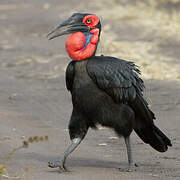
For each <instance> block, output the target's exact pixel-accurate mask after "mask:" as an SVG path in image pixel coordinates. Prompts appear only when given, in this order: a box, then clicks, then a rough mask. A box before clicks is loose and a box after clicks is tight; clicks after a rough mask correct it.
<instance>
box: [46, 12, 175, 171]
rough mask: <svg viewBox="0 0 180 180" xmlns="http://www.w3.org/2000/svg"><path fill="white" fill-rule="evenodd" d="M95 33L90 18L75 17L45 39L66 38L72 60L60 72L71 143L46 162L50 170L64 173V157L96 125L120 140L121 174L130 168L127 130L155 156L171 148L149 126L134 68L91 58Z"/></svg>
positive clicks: (97, 30)
mask: <svg viewBox="0 0 180 180" xmlns="http://www.w3.org/2000/svg"><path fill="white" fill-rule="evenodd" d="M100 33H101V23H100V20H99V18H98V17H97V16H96V15H94V14H87V13H75V14H73V15H72V16H71V17H70V18H68V19H67V20H65V21H64V22H62V23H61V24H59V25H58V26H56V27H55V28H54V29H53V30H52V31H51V32H50V33H49V34H48V35H47V36H48V38H49V39H53V38H55V37H58V36H62V35H64V34H72V35H70V36H69V37H68V38H67V40H66V51H67V53H68V54H69V56H70V57H71V59H72V61H71V62H70V63H69V65H68V67H67V70H66V86H67V89H68V90H69V91H70V92H71V95H72V104H73V110H72V115H71V118H70V122H69V134H70V138H71V140H72V144H71V145H70V146H69V147H68V148H67V150H66V151H65V152H64V154H63V156H62V157H61V158H59V159H58V160H57V161H54V162H53V161H52V162H49V166H50V167H52V168H55V167H59V168H60V169H61V170H63V171H66V170H67V168H66V167H65V161H66V158H67V157H68V155H69V154H70V153H71V152H72V151H74V149H75V148H76V147H77V146H78V145H79V144H80V142H81V141H82V140H83V138H84V137H85V135H86V133H87V131H88V129H89V128H90V127H91V128H96V126H97V125H98V124H100V125H102V126H105V127H110V128H112V129H114V131H115V132H116V133H117V134H118V136H119V137H121V136H123V137H124V139H125V144H126V147H127V155H128V162H129V166H128V168H126V169H125V170H126V171H131V170H132V169H133V168H134V167H135V164H134V163H133V159H132V153H131V143H130V134H131V132H132V131H133V130H134V131H135V132H136V133H137V135H138V136H139V137H140V138H141V139H142V140H143V141H144V142H145V143H147V144H149V145H150V146H151V147H153V148H154V149H155V150H157V151H159V152H165V151H167V149H168V146H172V145H171V141H170V140H169V138H168V137H167V136H166V135H165V134H164V133H163V132H162V131H161V130H160V129H159V128H158V127H156V126H155V124H154V122H153V119H155V115H154V113H153V112H152V111H151V110H150V109H149V107H148V103H147V102H146V100H145V99H144V98H143V90H144V83H143V80H142V79H141V78H140V77H139V74H140V71H139V70H138V68H137V66H136V65H135V64H134V63H133V62H130V61H125V60H122V59H118V58H114V57H110V56H95V53H96V48H97V45H98V42H99V39H100Z"/></svg>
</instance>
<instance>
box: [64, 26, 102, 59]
mask: <svg viewBox="0 0 180 180" xmlns="http://www.w3.org/2000/svg"><path fill="white" fill-rule="evenodd" d="M98 41H99V29H93V30H91V31H90V32H85V33H83V32H76V33H74V34H72V35H71V36H69V37H68V38H67V40H66V51H67V53H68V55H69V56H70V58H72V59H73V60H75V61H80V60H84V59H88V58H90V57H91V56H93V55H94V54H95V51H96V46H97V44H98Z"/></svg>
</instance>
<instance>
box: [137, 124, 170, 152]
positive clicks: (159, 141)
mask: <svg viewBox="0 0 180 180" xmlns="http://www.w3.org/2000/svg"><path fill="white" fill-rule="evenodd" d="M135 132H136V133H137V135H138V136H139V137H140V138H141V139H142V140H143V141H144V142H145V143H147V144H150V145H151V146H152V147H153V148H154V149H156V150H157V151H159V152H165V151H167V149H168V146H172V144H171V141H170V139H169V138H168V137H167V136H166V135H165V134H164V133H163V132H162V131H161V130H160V129H159V128H158V127H156V126H155V125H152V126H151V127H145V128H141V129H135Z"/></svg>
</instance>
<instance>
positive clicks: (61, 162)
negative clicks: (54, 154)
mask: <svg viewBox="0 0 180 180" xmlns="http://www.w3.org/2000/svg"><path fill="white" fill-rule="evenodd" d="M81 141H82V139H80V138H75V139H73V140H72V143H71V145H70V146H69V147H68V148H67V149H66V151H65V152H64V154H63V156H62V157H60V158H59V159H58V160H57V161H50V162H48V166H49V167H51V168H56V167H59V168H60V170H62V171H68V170H67V168H66V166H65V162H66V158H67V157H68V155H69V154H71V153H72V152H73V151H74V150H75V149H76V148H77V147H78V145H79V144H80V143H81Z"/></svg>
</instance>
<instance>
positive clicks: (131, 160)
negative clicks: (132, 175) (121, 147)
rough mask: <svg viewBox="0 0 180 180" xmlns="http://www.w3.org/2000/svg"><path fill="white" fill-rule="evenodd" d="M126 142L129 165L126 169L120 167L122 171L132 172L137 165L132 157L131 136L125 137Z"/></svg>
mask: <svg viewBox="0 0 180 180" xmlns="http://www.w3.org/2000/svg"><path fill="white" fill-rule="evenodd" d="M124 140H125V144H126V148H127V156H128V167H127V168H125V169H121V168H120V169H119V170H120V171H124V172H131V171H133V170H135V167H136V166H137V165H136V164H135V163H134V162H133V159H132V149H131V142H130V136H128V137H125V138H124Z"/></svg>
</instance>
